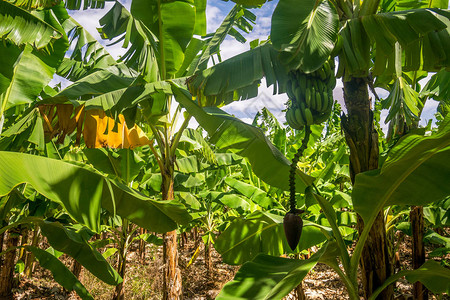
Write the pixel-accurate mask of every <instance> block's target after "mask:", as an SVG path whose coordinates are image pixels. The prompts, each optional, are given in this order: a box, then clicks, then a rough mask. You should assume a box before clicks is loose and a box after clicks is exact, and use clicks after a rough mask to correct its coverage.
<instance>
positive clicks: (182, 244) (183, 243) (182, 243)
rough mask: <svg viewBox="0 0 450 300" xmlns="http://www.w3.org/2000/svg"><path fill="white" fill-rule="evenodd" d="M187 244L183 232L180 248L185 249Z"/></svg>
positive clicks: (185, 234) (185, 235)
mask: <svg viewBox="0 0 450 300" xmlns="http://www.w3.org/2000/svg"><path fill="white" fill-rule="evenodd" d="M187 243H188V238H187V233H186V232H183V233H182V234H181V247H183V249H186V246H187Z"/></svg>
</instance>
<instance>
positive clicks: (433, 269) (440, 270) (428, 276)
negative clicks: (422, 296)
mask: <svg viewBox="0 0 450 300" xmlns="http://www.w3.org/2000/svg"><path fill="white" fill-rule="evenodd" d="M403 276H405V278H406V280H408V281H409V282H411V283H414V282H417V281H420V282H421V283H423V285H425V287H426V288H427V289H429V290H430V291H432V292H433V293H436V294H442V293H447V294H450V270H448V269H447V268H445V267H443V266H441V265H440V264H439V263H438V262H436V261H433V260H428V261H426V262H425V263H424V264H423V265H422V266H421V267H420V268H418V269H416V270H405V271H400V272H398V273H397V274H395V275H393V276H391V277H389V278H388V279H387V280H386V281H385V282H384V283H383V285H382V286H381V287H379V288H378V289H377V290H375V291H374V292H373V294H372V295H371V296H370V298H369V300H375V299H376V297H377V296H378V295H379V294H380V293H381V292H382V291H383V290H384V289H385V288H386V287H387V286H388V285H390V284H392V283H394V282H396V281H397V280H398V279H400V278H401V277H403Z"/></svg>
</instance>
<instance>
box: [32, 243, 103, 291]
mask: <svg viewBox="0 0 450 300" xmlns="http://www.w3.org/2000/svg"><path fill="white" fill-rule="evenodd" d="M25 249H27V250H28V251H30V252H32V253H33V254H34V256H35V257H36V259H37V260H38V261H39V264H40V265H41V267H43V268H44V269H47V270H50V272H52V275H53V278H54V279H55V281H56V282H58V283H59V284H60V285H61V286H62V287H64V288H65V289H67V290H68V291H75V292H76V293H77V294H78V296H80V298H81V299H83V300H84V299H88V300H91V299H92V300H93V299H94V297H92V295H91V294H89V292H88V291H87V290H86V288H85V287H84V286H83V284H81V282H80V281H79V280H78V279H77V278H76V277H75V275H73V274H72V272H70V270H69V269H68V268H67V267H66V266H65V265H64V264H63V263H62V262H61V261H60V260H59V259H57V258H56V257H55V256H54V255H52V254H51V253H49V252H47V251H44V250H42V249H39V248H36V247H33V246H25Z"/></svg>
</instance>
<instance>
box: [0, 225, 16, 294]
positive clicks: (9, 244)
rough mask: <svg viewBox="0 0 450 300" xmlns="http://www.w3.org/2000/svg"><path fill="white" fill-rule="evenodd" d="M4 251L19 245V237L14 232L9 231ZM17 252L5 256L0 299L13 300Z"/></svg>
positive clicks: (0, 273) (0, 284) (1, 274)
mask: <svg viewBox="0 0 450 300" xmlns="http://www.w3.org/2000/svg"><path fill="white" fill-rule="evenodd" d="M5 239H6V241H5V243H4V244H5V247H4V249H5V250H7V249H10V248H13V247H16V246H17V244H18V243H19V235H18V234H17V233H16V232H14V231H11V230H10V231H8V234H7V236H6V238H5ZM16 252H17V250H16V249H14V250H11V251H8V252H7V253H6V254H4V258H3V265H2V266H1V270H0V299H13V295H12V288H13V285H14V265H15V259H16Z"/></svg>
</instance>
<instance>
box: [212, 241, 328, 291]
mask: <svg viewBox="0 0 450 300" xmlns="http://www.w3.org/2000/svg"><path fill="white" fill-rule="evenodd" d="M326 249H327V246H326V245H324V246H323V247H322V248H321V249H320V250H319V251H318V252H317V253H315V254H314V255H313V256H312V257H311V258H310V259H307V260H299V259H288V258H282V257H275V256H270V255H265V254H259V255H258V256H256V257H255V259H254V260H253V261H249V262H247V263H245V264H243V265H242V267H241V268H240V269H239V271H238V272H237V273H236V275H235V277H234V279H233V281H230V282H228V283H227V284H226V285H225V286H224V287H223V289H222V291H221V292H220V294H219V295H218V296H217V298H216V299H218V300H232V299H233V300H237V299H255V300H256V299H282V298H283V297H285V296H286V295H287V294H289V293H290V292H291V291H292V290H293V289H294V288H295V287H296V286H298V285H299V284H300V283H301V282H302V280H303V278H305V276H306V275H307V274H308V272H309V270H311V269H312V268H313V267H314V266H315V265H316V264H317V262H318V261H319V259H320V257H321V256H322V255H323V254H324V253H325V251H326Z"/></svg>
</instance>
